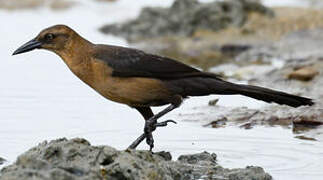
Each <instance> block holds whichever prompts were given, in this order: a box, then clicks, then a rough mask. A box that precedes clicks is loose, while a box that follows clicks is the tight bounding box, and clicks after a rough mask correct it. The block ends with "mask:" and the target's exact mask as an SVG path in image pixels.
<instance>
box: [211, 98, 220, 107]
mask: <svg viewBox="0 0 323 180" xmlns="http://www.w3.org/2000/svg"><path fill="white" fill-rule="evenodd" d="M218 102H219V99H213V100H210V101H209V106H215V105H216V104H217V103H218Z"/></svg>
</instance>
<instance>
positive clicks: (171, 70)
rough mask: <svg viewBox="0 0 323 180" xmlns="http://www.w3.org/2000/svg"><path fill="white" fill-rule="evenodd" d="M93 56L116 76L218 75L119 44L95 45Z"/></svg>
mask: <svg viewBox="0 0 323 180" xmlns="http://www.w3.org/2000/svg"><path fill="white" fill-rule="evenodd" d="M94 57H95V58H96V59H98V60H101V61H104V62H105V63H107V64H108V65H109V66H110V67H112V69H113V73H112V76H116V77H150V78H156V79H181V78H187V77H212V78H217V77H218V76H217V75H215V74H212V73H205V72H201V71H199V70H198V69H195V68H192V67H190V66H188V65H186V64H183V63H181V62H178V61H175V60H173V59H170V58H167V57H161V56H157V55H153V54H148V53H145V52H143V51H140V50H136V49H131V48H124V47H119V46H108V45H97V46H96V50H95V53H94Z"/></svg>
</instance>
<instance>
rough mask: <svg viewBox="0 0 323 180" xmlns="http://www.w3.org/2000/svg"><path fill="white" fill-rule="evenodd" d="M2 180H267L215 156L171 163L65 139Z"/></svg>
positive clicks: (162, 156) (22, 159)
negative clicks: (227, 166)
mask: <svg viewBox="0 0 323 180" xmlns="http://www.w3.org/2000/svg"><path fill="white" fill-rule="evenodd" d="M0 179H1V180H11V179H24V180H29V179H30V180H31V179H32V180H65V179H69V180H73V179H81V180H85V179H86V180H90V179H91V180H96V179H97V180H102V179H109V180H119V179H122V180H151V179H154V180H173V179H178V180H190V179H192V180H193V179H208V180H209V179H210V180H212V179H214V180H215V179H217V180H218V179H232V180H240V179H241V180H244V179H254V180H270V179H272V178H271V176H270V175H269V174H267V173H265V172H264V170H263V169H262V168H260V167H247V168H246V169H232V170H230V169H225V168H222V167H221V166H219V165H218V164H217V163H216V155H215V154H210V153H208V152H202V153H199V154H193V155H184V156H180V157H179V159H178V160H177V161H172V160H171V155H170V154H169V153H166V152H160V153H155V154H152V153H150V152H149V151H135V150H125V151H118V150H116V149H114V148H112V147H109V146H91V145H90V143H89V142H88V141H86V140H85V139H78V138H76V139H71V140H67V139H65V138H63V139H58V140H53V141H51V142H46V141H45V142H43V143H41V144H39V145H38V146H36V147H34V148H31V149H30V150H29V151H27V152H25V153H24V154H22V155H20V156H19V157H18V159H17V161H16V162H15V163H14V164H12V165H9V166H7V167H5V168H3V169H2V170H1V172H0Z"/></svg>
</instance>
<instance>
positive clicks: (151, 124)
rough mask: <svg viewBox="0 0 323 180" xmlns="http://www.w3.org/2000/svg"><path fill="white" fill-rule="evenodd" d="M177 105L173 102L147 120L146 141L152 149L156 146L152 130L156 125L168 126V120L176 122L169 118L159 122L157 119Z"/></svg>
mask: <svg viewBox="0 0 323 180" xmlns="http://www.w3.org/2000/svg"><path fill="white" fill-rule="evenodd" d="M177 107H178V106H176V105H174V104H171V105H169V106H168V107H167V108H165V109H164V110H162V111H161V112H159V113H157V114H156V115H154V116H153V117H151V118H149V119H148V120H147V121H146V122H145V128H144V134H145V136H146V142H147V144H148V145H149V147H150V151H151V150H152V149H153V148H154V138H153V135H152V132H153V131H155V129H156V127H161V126H167V123H168V122H174V123H176V122H175V121H173V120H167V121H163V122H160V123H157V119H159V118H160V117H162V116H163V115H165V114H167V113H168V112H170V111H172V110H174V109H175V108H177Z"/></svg>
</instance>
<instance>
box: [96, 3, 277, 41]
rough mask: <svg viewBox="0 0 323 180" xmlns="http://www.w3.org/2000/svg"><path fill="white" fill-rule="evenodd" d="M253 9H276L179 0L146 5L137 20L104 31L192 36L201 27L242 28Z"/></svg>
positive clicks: (137, 35)
mask: <svg viewBox="0 0 323 180" xmlns="http://www.w3.org/2000/svg"><path fill="white" fill-rule="evenodd" d="M250 11H256V12H259V13H262V14H265V15H268V16H273V15H274V13H273V11H271V10H270V9H268V8H266V7H264V6H263V5H261V4H260V3H259V2H256V1H253V0H238V1H237V0H228V1H221V2H219V1H218V2H216V1H215V2H211V3H199V2H198V1H197V0H176V1H175V2H174V3H173V5H172V6H171V7H170V8H159V7H157V8H150V7H149V8H148V7H147V8H143V9H142V11H141V13H140V15H139V17H138V18H137V19H134V20H131V21H129V22H125V23H122V24H112V25H105V26H103V27H102V28H101V29H100V30H101V31H102V32H103V33H111V34H114V35H117V36H121V37H125V38H126V39H127V40H129V41H135V40H139V39H145V38H146V39H147V38H151V37H161V36H169V35H179V36H190V35H192V34H194V32H196V31H197V30H201V29H205V30H212V31H218V30H221V29H224V28H228V27H230V26H234V27H240V26H242V25H243V24H244V23H245V22H246V20H247V18H248V17H247V15H248V12H250Z"/></svg>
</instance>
